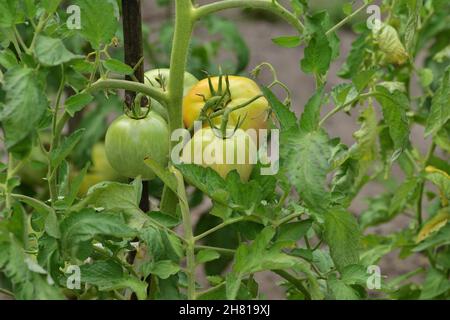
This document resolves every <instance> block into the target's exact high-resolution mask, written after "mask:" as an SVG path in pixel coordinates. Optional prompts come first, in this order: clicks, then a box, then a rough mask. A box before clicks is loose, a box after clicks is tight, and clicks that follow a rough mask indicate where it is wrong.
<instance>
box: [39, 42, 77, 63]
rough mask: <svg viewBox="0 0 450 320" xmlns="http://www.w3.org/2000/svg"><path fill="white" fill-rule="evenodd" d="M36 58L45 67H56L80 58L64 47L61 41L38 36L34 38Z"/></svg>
mask: <svg viewBox="0 0 450 320" xmlns="http://www.w3.org/2000/svg"><path fill="white" fill-rule="evenodd" d="M34 50H35V53H36V57H37V59H38V61H39V63H41V64H43V65H45V66H57V65H60V64H63V63H66V62H68V61H71V60H73V59H77V58H80V56H79V55H75V54H73V53H72V52H70V51H69V50H67V48H66V47H65V46H64V43H63V42H62V41H61V39H56V38H50V37H46V36H43V35H39V36H37V38H36V47H35V49H34Z"/></svg>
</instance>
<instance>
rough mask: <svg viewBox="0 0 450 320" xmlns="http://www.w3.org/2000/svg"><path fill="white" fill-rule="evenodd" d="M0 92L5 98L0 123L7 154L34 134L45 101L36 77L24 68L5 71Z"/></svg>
mask: <svg viewBox="0 0 450 320" xmlns="http://www.w3.org/2000/svg"><path fill="white" fill-rule="evenodd" d="M2 90H3V91H5V92H6V98H5V104H4V106H3V110H2V111H1V113H0V121H1V124H2V128H3V132H4V135H5V136H4V137H5V146H6V148H7V149H8V150H10V149H11V148H13V147H14V146H16V145H18V144H19V143H20V142H21V141H22V140H24V139H26V138H27V137H29V135H30V134H31V133H32V132H34V131H35V130H36V127H37V125H38V123H39V121H40V120H41V118H42V117H43V115H44V113H45V111H46V110H47V107H48V101H47V97H46V95H45V89H44V86H43V84H42V82H41V81H40V78H39V76H38V74H37V73H36V72H35V71H34V70H32V69H28V68H21V67H15V68H12V69H10V70H8V72H6V74H5V79H4V85H3V87H2Z"/></svg>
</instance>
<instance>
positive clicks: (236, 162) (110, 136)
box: [105, 69, 269, 181]
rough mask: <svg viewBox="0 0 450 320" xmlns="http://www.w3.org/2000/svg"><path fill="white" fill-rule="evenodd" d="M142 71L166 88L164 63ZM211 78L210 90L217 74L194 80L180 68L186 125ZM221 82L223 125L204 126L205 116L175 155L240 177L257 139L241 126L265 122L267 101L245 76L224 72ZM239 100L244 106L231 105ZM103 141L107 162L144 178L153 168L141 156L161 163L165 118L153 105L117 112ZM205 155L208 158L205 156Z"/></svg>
mask: <svg viewBox="0 0 450 320" xmlns="http://www.w3.org/2000/svg"><path fill="white" fill-rule="evenodd" d="M145 76H146V84H148V85H150V86H153V87H154V88H157V89H158V90H162V91H163V90H167V86H168V82H169V81H170V79H169V69H156V70H150V71H148V72H146V74H145ZM211 84H212V86H213V88H214V89H213V91H216V90H218V89H220V88H219V87H220V86H219V77H213V78H211V79H210V82H209V81H208V79H204V80H201V81H200V82H199V81H198V80H197V79H196V78H195V77H194V76H193V75H191V74H189V73H187V72H186V73H185V79H184V100H183V106H182V108H183V110H182V111H183V122H184V125H185V127H186V128H188V129H189V128H192V126H193V124H194V121H196V120H198V119H199V116H200V114H201V110H202V108H203V107H204V106H205V103H206V101H208V99H210V98H211V97H212V95H213V94H212V92H211ZM227 84H228V85H229V87H228V89H229V91H228V92H229V96H228V100H227V104H226V106H225V107H224V108H230V110H229V112H228V114H229V116H228V122H227V127H225V128H224V129H223V130H222V131H220V130H216V129H214V128H211V127H209V126H208V123H207V122H205V123H204V124H203V127H202V128H201V129H200V130H198V131H197V132H195V133H194V135H193V137H192V138H191V139H190V140H189V142H188V143H187V144H186V145H185V146H184V148H183V150H182V152H181V160H182V162H184V163H193V164H198V165H202V166H204V167H210V168H212V169H213V170H215V171H216V172H217V173H218V174H219V175H220V176H222V177H223V178H225V177H226V176H227V175H228V173H229V172H230V171H232V170H236V171H237V172H238V173H239V175H240V177H241V180H242V181H247V180H248V179H249V177H250V174H251V171H252V169H253V165H254V163H256V160H255V157H256V154H257V147H256V142H257V141H255V140H254V139H253V138H252V137H251V136H250V135H249V134H247V133H246V132H245V130H247V129H254V130H256V132H257V131H258V130H260V129H266V128H267V118H268V113H269V104H268V102H267V100H266V99H265V98H264V97H263V96H262V93H261V90H260V88H259V87H258V85H257V84H256V83H255V82H254V81H253V80H251V79H248V78H244V77H238V76H230V77H228V79H227ZM224 85H225V84H224ZM219 91H220V90H219ZM255 97H256V98H257V99H255ZM252 99H253V101H251V100H252ZM249 101H250V102H251V103H248V102H249ZM152 103H157V102H156V101H152ZM246 103H248V104H246ZM244 104H246V105H245V106H244V107H242V108H236V107H237V106H241V105H244ZM232 108H234V109H233V111H232V110H231V109H232ZM221 122H222V116H220V115H219V116H217V117H215V118H214V119H212V122H211V123H213V124H214V125H218V126H220V124H221ZM238 126H239V128H237V127H238ZM223 131H225V132H223ZM105 146H106V148H105V150H106V155H107V158H108V160H109V163H110V164H111V166H112V167H113V168H114V169H115V170H116V171H118V172H119V173H120V174H121V175H123V176H126V177H129V178H135V177H137V176H141V177H142V179H144V180H150V179H153V178H154V177H155V174H154V173H153V172H152V170H151V169H150V168H149V167H147V166H146V165H145V163H144V159H145V158H146V157H151V158H152V159H153V160H155V161H156V162H158V163H159V164H160V165H161V166H166V165H167V163H168V160H169V146H170V132H169V129H168V125H167V122H166V120H165V119H164V118H163V117H161V115H159V114H158V113H157V112H155V111H150V112H149V114H148V115H147V116H146V117H143V118H142V119H132V118H130V117H128V116H127V115H123V116H121V117H119V118H117V119H116V120H115V121H114V122H113V123H112V124H111V125H110V127H109V128H108V131H107V133H106V138H105ZM199 155H200V156H199ZM205 155H209V158H211V157H212V158H214V159H209V160H208V159H205V157H204V156H205Z"/></svg>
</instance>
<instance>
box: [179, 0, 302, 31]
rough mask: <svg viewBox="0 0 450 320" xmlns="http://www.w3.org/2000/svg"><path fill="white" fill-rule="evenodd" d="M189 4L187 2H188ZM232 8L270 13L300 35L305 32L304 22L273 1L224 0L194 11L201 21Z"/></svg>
mask: <svg viewBox="0 0 450 320" xmlns="http://www.w3.org/2000/svg"><path fill="white" fill-rule="evenodd" d="M186 2H187V1H186ZM232 8H252V9H263V10H267V11H270V12H272V13H274V14H276V15H277V16H279V17H280V18H282V19H284V20H285V21H286V22H287V23H289V24H290V25H292V26H293V27H294V28H295V29H296V30H297V31H298V32H299V33H302V32H303V29H304V26H303V24H302V22H301V21H300V20H299V19H298V18H297V17H296V16H295V15H294V14H292V13H291V12H289V11H288V10H286V8H284V7H283V6H281V5H280V4H279V3H278V2H276V1H273V0H244V1H243V0H223V1H218V2H214V3H211V4H206V5H203V6H201V7H199V8H197V9H195V10H194V13H195V18H196V19H200V18H202V17H204V16H207V15H209V14H212V13H216V12H218V11H222V10H225V9H232Z"/></svg>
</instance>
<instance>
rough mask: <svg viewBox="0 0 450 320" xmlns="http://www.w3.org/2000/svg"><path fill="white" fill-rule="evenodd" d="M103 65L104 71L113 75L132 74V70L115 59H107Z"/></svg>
mask: <svg viewBox="0 0 450 320" xmlns="http://www.w3.org/2000/svg"><path fill="white" fill-rule="evenodd" d="M103 65H104V66H105V68H106V69H108V70H109V71H111V72H114V73H118V74H123V75H128V76H129V75H132V74H133V73H134V70H133V68H131V67H130V66H129V65H127V64H125V63H123V62H122V61H119V60H117V59H108V60H106V61H103Z"/></svg>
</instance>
